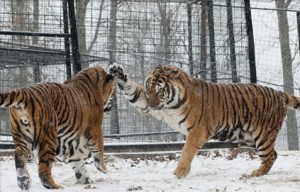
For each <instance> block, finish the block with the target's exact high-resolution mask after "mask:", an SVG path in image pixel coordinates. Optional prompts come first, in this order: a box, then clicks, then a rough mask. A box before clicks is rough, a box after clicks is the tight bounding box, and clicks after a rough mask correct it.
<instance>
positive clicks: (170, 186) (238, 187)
mask: <svg viewBox="0 0 300 192" xmlns="http://www.w3.org/2000/svg"><path fill="white" fill-rule="evenodd" d="M178 157H179V154H176V155H158V156H153V157H151V158H150V157H149V158H129V159H124V158H119V157H115V156H113V155H107V156H106V161H107V168H108V173H107V174H103V173H99V172H98V171H97V170H96V168H95V167H94V166H93V165H92V164H91V165H88V168H89V170H90V175H91V177H92V178H93V179H94V183H93V184H91V185H82V184H77V183H75V176H74V174H73V171H72V169H71V167H70V166H69V165H68V164H63V163H55V165H54V166H53V169H52V170H53V176H54V179H55V181H56V182H57V183H58V184H60V185H63V186H64V189H61V190H55V191H67V192H68V191H69V192H71V191H72V192H76V191H80V192H83V191H88V192H92V191H101V192H105V191H112V192H117V191H157V192H173V191H176V192H177V191H178V192H181V191H201V192H205V191H210V192H231V191H250V192H252V191H257V192H259V191H261V192H264V191H272V192H275V191H281V192H292V191H295V192H296V191H300V152H299V151H297V152H283V151H281V152H279V154H278V159H277V161H276V162H275V164H274V166H273V168H272V169H271V171H270V172H269V174H268V175H265V176H262V177H259V178H250V179H240V178H241V175H243V174H245V173H246V174H249V173H251V171H252V170H254V169H255V168H257V167H258V166H259V164H260V160H259V158H258V157H257V155H256V154H255V153H252V152H238V153H237V151H236V150H212V151H209V152H208V151H203V152H201V154H200V155H198V156H197V157H196V158H195V159H194V161H193V163H192V170H191V172H190V174H189V175H188V176H187V177H186V178H183V179H177V178H176V177H175V176H174V175H173V174H172V171H173V170H174V169H175V167H176V164H177V161H178ZM28 167H29V171H30V175H31V178H32V188H31V190H30V191H32V192H40V191H49V190H47V189H45V188H43V187H42V185H41V183H40V181H39V178H38V174H37V164H36V163H34V162H33V163H30V164H29V165H28ZM0 191H1V192H16V191H20V190H19V189H18V187H17V183H16V172H15V167H14V160H13V158H12V157H7V156H5V157H0Z"/></svg>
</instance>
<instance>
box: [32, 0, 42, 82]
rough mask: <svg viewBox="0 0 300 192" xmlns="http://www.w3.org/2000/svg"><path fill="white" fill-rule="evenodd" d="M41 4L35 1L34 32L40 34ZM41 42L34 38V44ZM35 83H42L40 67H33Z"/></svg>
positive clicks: (37, 0) (36, 37)
mask: <svg viewBox="0 0 300 192" xmlns="http://www.w3.org/2000/svg"><path fill="white" fill-rule="evenodd" d="M39 5H40V2H39V0H33V26H32V31H33V32H38V31H39V17H40V9H39V8H40V7H39ZM38 42H39V38H38V36H33V37H32V44H33V45H37V44H38ZM33 81H34V82H35V83H37V82H41V71H40V67H39V66H35V67H33Z"/></svg>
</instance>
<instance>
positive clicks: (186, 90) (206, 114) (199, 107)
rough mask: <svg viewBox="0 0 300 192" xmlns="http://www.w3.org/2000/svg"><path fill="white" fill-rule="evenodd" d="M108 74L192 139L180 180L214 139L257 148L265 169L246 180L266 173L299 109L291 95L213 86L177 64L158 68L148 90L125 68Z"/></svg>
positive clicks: (140, 105) (144, 108)
mask: <svg viewBox="0 0 300 192" xmlns="http://www.w3.org/2000/svg"><path fill="white" fill-rule="evenodd" d="M109 71H110V73H112V74H115V75H116V76H117V84H118V86H119V88H120V89H121V90H122V92H123V94H124V97H125V98H126V99H127V100H128V101H129V102H130V103H131V104H132V105H133V106H134V107H135V108H136V109H137V110H139V111H140V112H142V113H144V114H150V115H152V116H154V117H156V118H157V119H160V120H164V121H165V122H166V123H168V124H169V125H170V126H171V127H172V128H173V129H174V130H176V131H179V132H181V133H183V134H185V135H187V138H186V142H185V145H184V147H183V150H182V154H181V157H180V159H179V161H178V165H177V168H176V169H175V171H174V174H175V175H176V176H177V177H178V178H181V177H184V176H186V175H188V174H189V172H190V170H191V162H192V160H193V158H194V156H195V155H196V153H197V151H198V149H200V148H201V147H202V146H203V144H205V143H206V142H207V141H208V140H209V139H217V140H220V141H231V142H236V143H240V144H243V145H246V146H249V147H253V148H255V149H256V150H257V153H258V155H259V157H260V159H261V165H260V167H259V168H258V169H257V170H254V171H253V172H252V173H251V174H250V175H247V177H253V176H261V175H265V174H267V173H268V172H269V170H270V169H271V167H272V165H273V163H274V161H275V160H276V158H277V154H276V151H275V149H274V145H275V140H276V137H277V134H278V132H279V130H280V128H281V126H282V123H283V121H284V119H285V116H286V113H287V108H288V107H290V108H294V109H299V108H300V98H299V97H295V96H293V95H291V94H289V93H285V92H281V91H276V90H274V89H272V88H268V87H264V86H260V85H256V84H251V83H248V84H242V83H237V84H223V83H210V82H206V81H203V80H201V79H197V78H194V77H192V76H191V75H189V74H188V73H186V72H185V71H183V70H182V69H180V68H178V67H175V66H172V65H168V66H163V67H161V66H159V67H156V68H155V69H154V70H153V72H152V74H151V75H149V76H148V77H147V78H146V79H145V84H144V86H143V85H141V84H138V83H136V82H133V81H132V80H131V79H130V78H129V77H128V75H127V74H126V73H125V72H124V69H123V67H122V66H121V65H118V64H114V65H112V66H111V67H110V68H109Z"/></svg>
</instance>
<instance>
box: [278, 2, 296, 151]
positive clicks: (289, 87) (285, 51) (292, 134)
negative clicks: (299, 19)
mask: <svg viewBox="0 0 300 192" xmlns="http://www.w3.org/2000/svg"><path fill="white" fill-rule="evenodd" d="M275 3H276V8H277V9H286V8H287V7H288V6H287V5H286V4H285V3H284V1H283V0H275ZM277 16H278V28H279V41H280V48H281V61H282V71H283V84H284V91H285V92H289V93H291V94H294V89H293V87H294V84H293V82H294V79H293V68H292V56H291V50H290V45H289V24H288V18H287V12H286V11H280V10H277ZM286 123H287V132H288V133H287V134H288V148H289V150H299V143H298V130H297V119H296V113H295V111H294V110H290V109H289V110H288V114H287V121H286Z"/></svg>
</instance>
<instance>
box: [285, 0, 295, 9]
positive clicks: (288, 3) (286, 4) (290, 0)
mask: <svg viewBox="0 0 300 192" xmlns="http://www.w3.org/2000/svg"><path fill="white" fill-rule="evenodd" d="M292 1H293V0H287V1H286V2H285V3H284V7H285V8H286V9H287V8H288V7H289V6H290V4H291V2H292Z"/></svg>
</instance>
